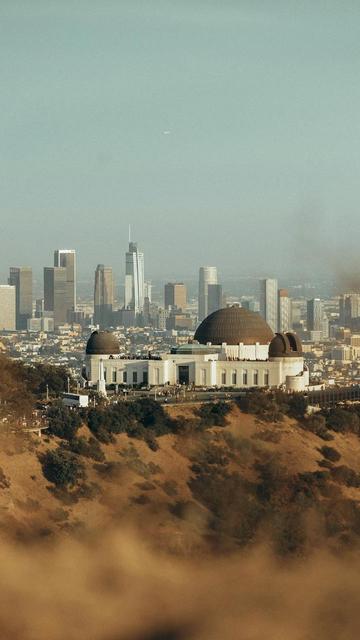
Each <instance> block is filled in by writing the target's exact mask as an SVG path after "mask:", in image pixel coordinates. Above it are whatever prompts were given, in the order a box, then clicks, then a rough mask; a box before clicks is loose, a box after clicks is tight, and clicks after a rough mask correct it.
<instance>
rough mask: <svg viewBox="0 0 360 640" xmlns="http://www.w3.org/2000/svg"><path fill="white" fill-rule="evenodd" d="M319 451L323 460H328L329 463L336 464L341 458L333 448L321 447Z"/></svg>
mask: <svg viewBox="0 0 360 640" xmlns="http://www.w3.org/2000/svg"><path fill="white" fill-rule="evenodd" d="M319 451H320V453H322V455H323V456H324V458H326V459H327V460H330V461H331V462H338V461H339V460H340V458H341V455H340V453H339V452H338V451H336V449H334V448H333V447H327V446H323V447H321V449H319Z"/></svg>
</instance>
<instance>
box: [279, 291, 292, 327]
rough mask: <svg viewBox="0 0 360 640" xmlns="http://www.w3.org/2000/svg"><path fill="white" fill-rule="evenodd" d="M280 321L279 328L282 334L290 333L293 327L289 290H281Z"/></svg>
mask: <svg viewBox="0 0 360 640" xmlns="http://www.w3.org/2000/svg"><path fill="white" fill-rule="evenodd" d="M278 310H279V319H278V328H279V331H280V332H281V333H283V332H285V333H286V332H287V331H290V327H291V306H290V298H289V292H288V290H287V289H279V305H278Z"/></svg>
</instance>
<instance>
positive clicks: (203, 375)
mask: <svg viewBox="0 0 360 640" xmlns="http://www.w3.org/2000/svg"><path fill="white" fill-rule="evenodd" d="M201 384H204V385H205V384H206V369H201Z"/></svg>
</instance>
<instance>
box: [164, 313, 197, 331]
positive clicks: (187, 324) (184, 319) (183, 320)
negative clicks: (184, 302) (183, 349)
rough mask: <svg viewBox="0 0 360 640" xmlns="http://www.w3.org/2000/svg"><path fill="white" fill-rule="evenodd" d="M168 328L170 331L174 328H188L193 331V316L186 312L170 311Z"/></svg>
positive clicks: (167, 322) (167, 320)
mask: <svg viewBox="0 0 360 640" xmlns="http://www.w3.org/2000/svg"><path fill="white" fill-rule="evenodd" d="M166 329H168V330H170V331H171V330H172V329H177V330H182V329H186V330H188V331H192V330H193V329H194V321H193V318H192V317H191V316H190V315H189V314H186V313H176V312H173V313H170V315H169V317H168V318H167V319H166Z"/></svg>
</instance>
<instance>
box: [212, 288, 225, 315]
mask: <svg viewBox="0 0 360 640" xmlns="http://www.w3.org/2000/svg"><path fill="white" fill-rule="evenodd" d="M223 306H224V304H223V292H222V285H221V284H208V315H210V313H213V312H214V311H218V310H219V309H222V307H223Z"/></svg>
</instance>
